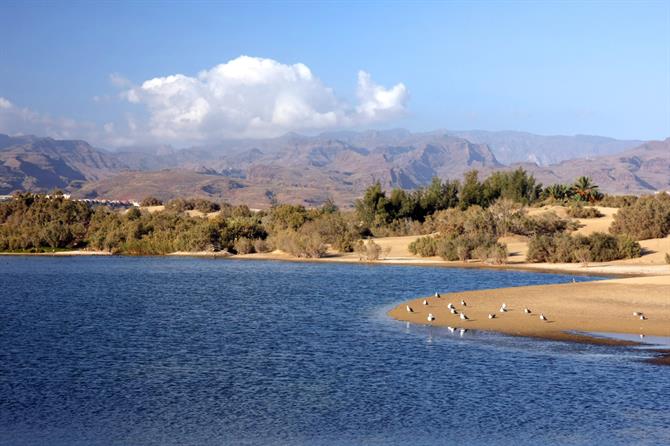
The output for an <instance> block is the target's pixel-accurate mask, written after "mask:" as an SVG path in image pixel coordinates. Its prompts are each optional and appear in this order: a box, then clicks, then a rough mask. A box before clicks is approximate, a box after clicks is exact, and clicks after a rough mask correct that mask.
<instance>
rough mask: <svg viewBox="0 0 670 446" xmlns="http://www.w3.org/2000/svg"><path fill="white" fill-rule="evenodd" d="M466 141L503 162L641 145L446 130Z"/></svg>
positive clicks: (543, 160)
mask: <svg viewBox="0 0 670 446" xmlns="http://www.w3.org/2000/svg"><path fill="white" fill-rule="evenodd" d="M448 133H449V134H451V135H455V136H458V137H461V138H465V139H467V140H468V141H472V142H474V143H480V144H488V146H489V147H490V148H491V150H492V151H493V153H495V155H496V158H497V159H498V160H499V161H500V162H501V163H503V164H512V163H525V162H529V163H534V164H539V165H540V166H546V165H549V164H556V163H559V162H561V161H564V160H569V159H573V158H586V157H594V156H601V155H611V154H614V153H618V152H621V151H623V150H626V149H631V148H633V147H637V146H639V145H640V144H642V143H643V142H644V141H638V140H617V139H613V138H606V137H603V136H591V135H574V136H564V135H551V136H545V135H534V134H532V133H526V132H513V131H501V132H489V131H485V130H468V131H449V132H448Z"/></svg>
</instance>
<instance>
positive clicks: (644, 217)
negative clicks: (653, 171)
mask: <svg viewBox="0 0 670 446" xmlns="http://www.w3.org/2000/svg"><path fill="white" fill-rule="evenodd" d="M610 232H612V233H613V234H625V235H628V236H629V237H632V238H634V239H635V240H646V239H650V238H663V237H666V236H667V235H668V234H670V195H668V194H665V193H663V194H658V195H653V196H646V197H640V198H639V199H638V200H636V201H635V203H633V204H632V205H630V206H626V207H623V208H621V209H619V212H617V213H616V215H615V216H614V222H613V223H612V227H611V228H610Z"/></svg>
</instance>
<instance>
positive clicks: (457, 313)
mask: <svg viewBox="0 0 670 446" xmlns="http://www.w3.org/2000/svg"><path fill="white" fill-rule="evenodd" d="M434 296H435V297H436V298H441V297H442V296H441V295H440V293H437V292H436V293H435V295H434ZM421 303H422V304H423V305H424V306H430V305H431V304H430V302H429V301H428V299H423V300H422V302H421ZM467 306H468V304H467V302H466V301H465V300H464V299H461V307H463V309H461V310H460V311H459V310H458V309H457V308H456V306H455V305H454V304H453V303H452V302H449V303H448V304H447V309H448V310H449V312H450V313H451V314H452V315H455V316H458V317H459V318H460V319H461V320H462V321H468V320H470V318H469V317H468V316H467V315H466V314H465V311H464V309H465V308H466V307H467ZM406 310H407V312H408V313H414V309H413V308H412V307H411V306H409V305H406ZM508 311H510V308H509V307H508V306H507V304H506V303H505V302H503V303H502V304H501V305H500V308H499V309H498V312H499V313H503V314H504V313H507V312H508ZM523 312H524V314H526V315H529V316H531V315H533V312H532V311H531V310H530V308H528V307H524V309H523ZM633 316H635V317H637V318H639V319H640V320H641V321H645V320H647V316H646V315H645V314H644V313H642V312H641V311H634V312H633ZM538 317H539V319H540V320H541V321H543V322H548V321H549V318H547V316H545V314H544V313H539V315H538ZM488 318H489V319H496V318H497V316H496V313H489V314H488ZM426 320H427V321H428V322H429V323H431V324H432V323H433V322H434V321H435V320H436V317H435V315H434V314H433V313H432V312H430V313H428V316H427V317H426ZM447 329H448V330H449V332H450V333H455V332H457V331H458V332H459V333H460V335H461V336H463V335H464V334H465V333H466V332H467V329H466V328H458V327H452V326H447ZM640 338H644V334H640Z"/></svg>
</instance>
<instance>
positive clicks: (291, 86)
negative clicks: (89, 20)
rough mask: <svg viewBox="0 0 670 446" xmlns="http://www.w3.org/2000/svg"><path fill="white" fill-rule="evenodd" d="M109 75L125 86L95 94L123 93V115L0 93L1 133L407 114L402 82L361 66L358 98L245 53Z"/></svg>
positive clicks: (175, 132)
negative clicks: (18, 100)
mask: <svg viewBox="0 0 670 446" xmlns="http://www.w3.org/2000/svg"><path fill="white" fill-rule="evenodd" d="M109 80H110V82H111V83H112V84H113V85H114V86H115V87H116V88H118V90H117V91H119V92H120V93H119V94H117V95H97V96H93V97H92V102H93V103H95V104H97V106H99V107H103V106H106V105H107V104H109V103H110V102H112V101H114V100H115V98H121V100H122V102H125V103H126V104H128V107H129V109H128V110H126V111H125V112H123V115H122V116H119V117H118V118H117V119H111V120H109V119H108V120H106V121H104V122H100V123H97V124H96V123H91V122H78V121H75V120H72V119H68V118H61V117H52V116H49V115H47V114H43V113H39V112H36V111H34V110H31V109H29V108H24V107H19V106H17V105H15V104H13V103H12V102H11V101H10V100H9V99H7V98H4V97H1V96H0V133H8V134H11V135H17V134H34V135H40V136H51V137H54V138H71V139H75V138H76V139H85V140H87V141H89V142H91V143H92V144H96V145H98V146H102V147H110V146H122V145H135V144H144V143H173V144H184V145H186V144H197V143H203V142H212V141H216V140H220V139H225V138H243V137H250V138H264V137H272V136H278V135H281V134H284V133H286V132H290V131H297V132H301V131H302V132H314V131H321V130H329V129H337V128H357V127H362V126H365V125H368V124H374V123H378V122H381V121H386V120H390V119H394V118H397V117H399V116H402V114H403V113H404V112H405V110H406V103H407V100H408V92H407V88H406V87H405V86H404V85H403V84H402V83H398V84H396V85H395V86H393V87H391V88H385V87H383V86H381V85H378V84H376V83H374V81H373V80H372V78H371V76H370V75H369V74H368V73H366V72H364V71H360V72H359V73H358V82H357V88H356V98H357V102H356V103H354V104H352V103H349V102H347V101H344V100H342V99H340V98H339V97H338V96H336V94H335V93H334V91H333V89H332V88H329V87H328V86H326V85H324V84H323V83H322V82H321V80H320V79H319V78H318V77H316V76H315V75H314V73H312V71H311V70H310V69H309V67H307V66H306V65H304V64H301V63H297V64H293V65H286V64H282V63H280V62H277V61H275V60H272V59H263V58H256V57H247V56H241V57H238V58H236V59H233V60H230V61H228V62H226V63H223V64H220V65H217V66H215V67H213V68H211V69H208V70H204V71H201V72H200V73H198V74H197V75H195V76H187V75H183V74H173V75H169V76H163V77H156V78H153V79H149V80H146V81H144V82H142V83H141V84H140V85H136V86H133V85H132V83H131V82H130V81H129V80H127V79H126V78H125V77H123V76H121V75H119V74H115V73H114V74H111V75H110V76H109ZM116 100H118V99H116ZM130 104H132V105H130Z"/></svg>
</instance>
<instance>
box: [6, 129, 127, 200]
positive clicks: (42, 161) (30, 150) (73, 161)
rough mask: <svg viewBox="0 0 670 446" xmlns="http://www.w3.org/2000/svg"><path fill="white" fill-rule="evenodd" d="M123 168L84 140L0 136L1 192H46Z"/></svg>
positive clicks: (104, 175) (105, 153)
mask: <svg viewBox="0 0 670 446" xmlns="http://www.w3.org/2000/svg"><path fill="white" fill-rule="evenodd" d="M123 169H126V166H125V165H124V164H123V163H121V162H119V160H118V159H117V158H116V157H115V156H114V155H112V154H110V153H108V152H105V151H103V150H99V149H95V148H93V147H91V146H90V145H89V144H88V143H86V142H85V141H78V140H55V139H52V138H38V137H35V136H18V137H11V136H7V135H2V134H0V193H3V194H6V193H10V192H12V191H15V190H31V191H48V190H50V189H53V188H62V189H66V188H71V187H73V185H74V184H76V183H77V182H80V183H81V182H86V181H96V180H100V179H102V178H105V177H108V176H110V175H113V174H115V173H117V172H119V171H121V170H123Z"/></svg>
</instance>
